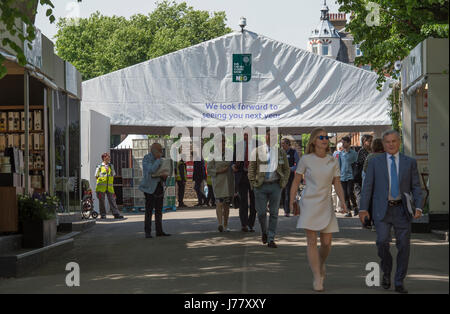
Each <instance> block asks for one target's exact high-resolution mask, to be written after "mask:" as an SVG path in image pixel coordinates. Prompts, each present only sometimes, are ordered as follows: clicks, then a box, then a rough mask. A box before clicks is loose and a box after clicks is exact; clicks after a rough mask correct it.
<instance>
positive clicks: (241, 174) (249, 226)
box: [232, 133, 256, 232]
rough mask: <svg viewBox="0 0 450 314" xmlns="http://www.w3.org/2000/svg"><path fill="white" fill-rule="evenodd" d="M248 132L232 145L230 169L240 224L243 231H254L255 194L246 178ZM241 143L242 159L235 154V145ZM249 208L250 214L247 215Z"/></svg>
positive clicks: (248, 149) (249, 148) (249, 149)
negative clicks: (236, 193) (237, 198)
mask: <svg viewBox="0 0 450 314" xmlns="http://www.w3.org/2000/svg"><path fill="white" fill-rule="evenodd" d="M249 144H250V143H249V141H248V134H247V133H244V141H243V142H240V143H237V144H236V145H235V146H234V152H233V165H232V169H233V172H234V186H235V187H236V190H237V192H238V195H239V198H240V202H239V218H240V220H241V226H242V231H243V232H255V230H254V229H253V227H254V226H255V220H256V208H255V194H254V193H253V190H252V189H251V188H250V181H249V180H248V166H249V163H250V160H249V151H250V152H251V149H252V148H251V147H249ZM238 145H243V147H244V149H243V151H244V160H243V161H242V158H238V157H240V156H237V146H238ZM241 148H242V146H241ZM249 197H250V207H249V205H248V199H249ZM249 209H250V215H249Z"/></svg>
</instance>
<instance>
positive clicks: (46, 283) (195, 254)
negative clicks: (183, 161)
mask: <svg viewBox="0 0 450 314" xmlns="http://www.w3.org/2000/svg"><path fill="white" fill-rule="evenodd" d="M281 213H282V210H280V217H279V221H278V235H277V238H276V241H277V244H278V246H279V247H278V248H277V249H270V248H268V247H267V246H264V245H262V243H261V242H260V233H259V226H257V228H256V232H255V233H243V232H241V231H240V223H239V217H238V210H237V209H231V217H230V228H231V229H232V231H231V232H229V233H219V232H218V231H217V226H216V218H215V210H212V209H187V210H178V211H176V212H169V213H165V214H164V222H163V224H164V230H165V232H168V233H171V234H172V236H171V237H158V238H152V239H145V238H144V230H143V228H144V223H143V220H144V216H143V215H138V214H130V215H126V216H125V217H126V219H125V220H114V219H107V220H105V221H101V220H98V221H97V224H96V226H95V227H93V228H92V229H91V230H89V231H87V232H85V233H83V234H80V235H79V236H77V237H76V238H75V242H74V248H73V249H72V250H70V251H67V252H65V253H63V254H61V255H60V256H58V257H55V258H53V259H52V260H50V261H49V262H48V263H47V264H45V265H43V266H42V267H40V268H38V269H36V270H35V271H33V272H32V273H30V274H29V275H28V276H27V277H25V278H18V279H14V278H11V279H1V278H0V293H117V294H119V293H183V294H190V293H201V294H218V293H220V294H222V293H232V294H247V293H248V294H261V293H270V294H303V293H306V294H308V293H314V292H313V291H312V274H311V271H310V269H309V265H308V261H307V257H306V239H305V234H304V232H303V231H302V230H299V229H296V223H297V218H296V217H289V218H288V217H284V216H282V215H281ZM338 217H339V219H338V220H339V225H340V230H341V231H340V232H339V233H338V234H335V237H334V239H333V247H332V251H331V253H330V256H329V259H328V262H327V279H326V281H325V289H326V291H325V292H324V293H330V294H336V293H342V294H348V293H363V294H392V293H395V292H393V290H390V291H385V290H383V289H382V288H379V287H367V286H366V284H365V277H366V275H367V274H368V273H369V271H366V269H365V267H366V264H367V263H369V262H378V261H379V260H378V257H377V254H376V253H377V252H376V247H375V233H374V232H371V231H369V230H365V229H364V230H363V229H361V227H360V224H359V221H358V220H357V218H344V217H342V216H341V215H338ZM392 252H393V254H394V257H395V254H396V249H395V244H393V245H392ZM448 261H449V251H448V242H447V241H443V240H440V239H437V238H436V237H435V236H434V235H433V234H413V236H412V247H411V259H410V267H409V273H408V278H407V279H406V282H405V284H406V286H407V288H408V289H409V290H410V293H433V294H434V293H446V294H448V292H449V264H448ZM69 262H77V263H78V264H79V265H80V271H81V280H80V287H67V286H66V282H65V279H66V275H67V274H68V273H69V272H68V271H66V270H65V268H66V264H67V263H69Z"/></svg>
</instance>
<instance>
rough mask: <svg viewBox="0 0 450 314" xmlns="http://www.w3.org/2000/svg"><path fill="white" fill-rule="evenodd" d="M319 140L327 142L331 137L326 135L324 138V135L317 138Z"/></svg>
mask: <svg viewBox="0 0 450 314" xmlns="http://www.w3.org/2000/svg"><path fill="white" fill-rule="evenodd" d="M317 138H318V139H319V140H321V141H322V140H323V139H326V140H329V139H330V137H329V136H328V135H325V136H323V135H320V136H318V137H317Z"/></svg>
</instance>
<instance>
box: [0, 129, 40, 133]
mask: <svg viewBox="0 0 450 314" xmlns="http://www.w3.org/2000/svg"><path fill="white" fill-rule="evenodd" d="M29 132H30V134H32V133H44V130H30V131H29ZM0 133H1V134H25V131H0Z"/></svg>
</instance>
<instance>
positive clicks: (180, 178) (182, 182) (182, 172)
mask: <svg viewBox="0 0 450 314" xmlns="http://www.w3.org/2000/svg"><path fill="white" fill-rule="evenodd" d="M176 167H177V168H176V181H177V186H178V207H180V208H182V207H187V206H186V204H184V202H183V200H184V193H185V190H186V181H187V167H186V163H185V162H184V160H183V158H181V159H180V161H179V162H177V166H176Z"/></svg>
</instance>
